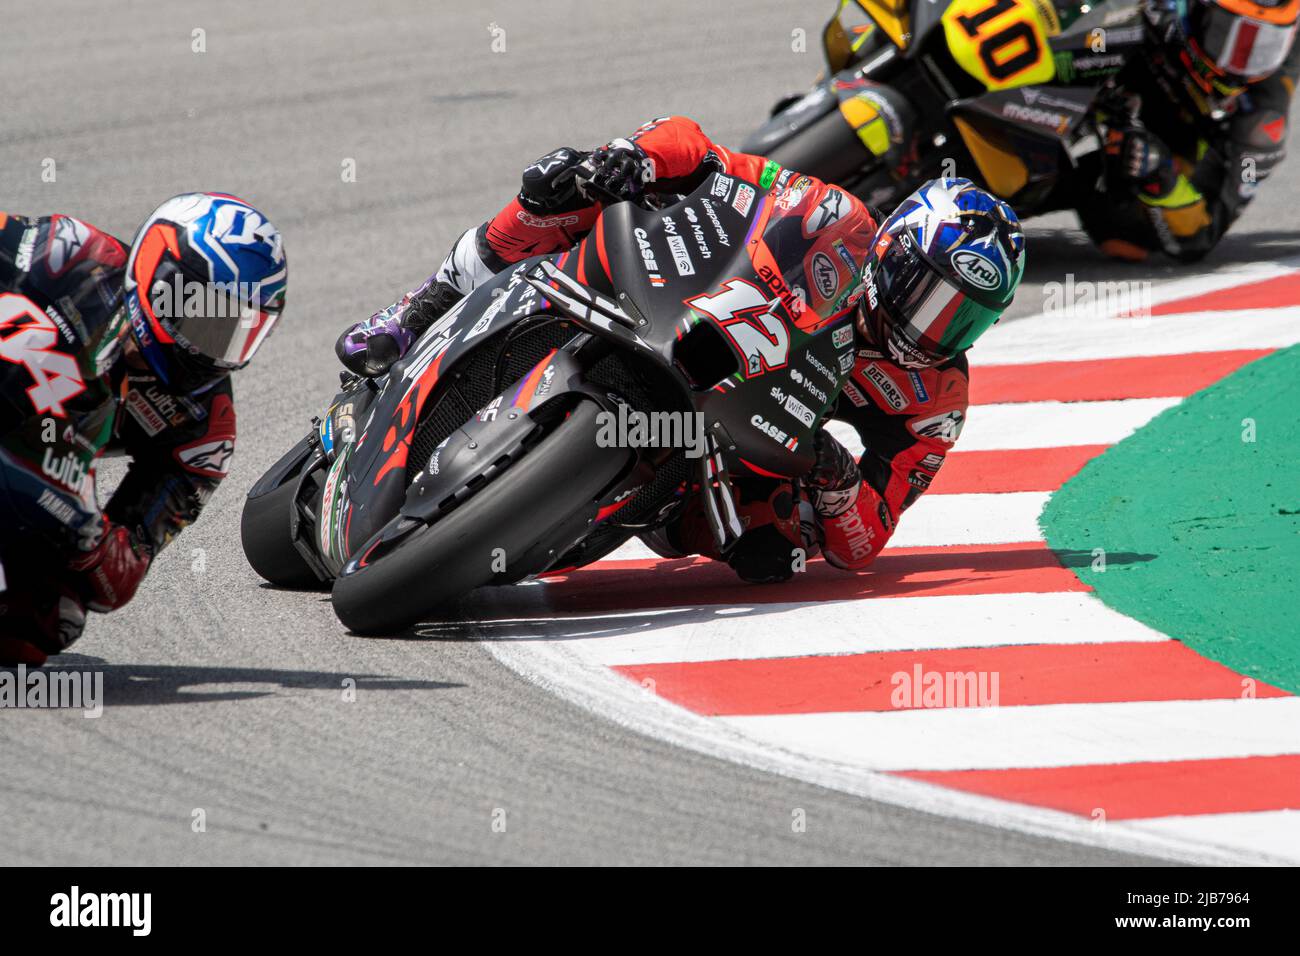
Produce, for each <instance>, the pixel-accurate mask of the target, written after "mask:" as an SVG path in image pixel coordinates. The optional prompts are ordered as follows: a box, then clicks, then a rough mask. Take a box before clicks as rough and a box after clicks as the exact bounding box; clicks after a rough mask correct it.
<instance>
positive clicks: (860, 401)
mask: <svg viewBox="0 0 1300 956" xmlns="http://www.w3.org/2000/svg"><path fill="white" fill-rule="evenodd" d="M628 140H630V141H631V142H632V143H635V145H636V146H638V147H639V148H640V149H641V150H642V151H644V153H645V156H646V158H647V159H648V161H649V162H650V164H651V166H652V171H651V178H650V180H649V181H648V182H646V184H645V188H646V190H647V191H648V192H658V193H661V194H662V193H667V194H683V193H688V192H690V191H691V190H693V189H694V188H696V187H697V186H698V185H699V184H700V183H701V182H702V181H703V180H704V178H705V177H706V176H708V175H709V174H711V173H714V172H722V173H725V174H727V175H734V176H738V177H740V178H742V179H745V180H748V181H749V182H753V183H759V184H760V185H762V186H768V185H771V184H772V183H774V182H775V184H776V185H777V186H778V187H781V186H784V191H783V193H782V195H781V196H780V197H779V198H778V200H777V202H776V204H775V212H774V214H773V215H774V218H776V217H787V218H790V219H792V220H797V221H799V222H800V226H799V229H798V231H797V232H795V233H794V235H796V236H797V237H799V238H798V240H796V241H795V242H794V244H793V245H792V246H791V245H786V246H785V247H784V249H783V252H782V254H781V255H782V258H794V257H796V256H802V257H803V259H804V264H805V269H804V272H805V274H806V275H808V276H809V277H816V276H818V275H820V276H821V277H822V278H821V279H816V278H810V281H809V282H808V283H807V284H808V286H809V288H807V289H804V290H801V291H802V293H803V295H805V296H807V297H808V299H809V301H810V304H812V305H813V306H814V307H818V308H820V307H821V306H823V305H824V304H825V302H826V301H827V300H830V299H832V298H835V297H838V296H839V295H842V294H843V292H844V291H846V290H848V289H849V288H850V287H851V286H853V285H854V284H856V282H857V273H858V270H859V268H860V266H861V264H862V262H863V260H864V259H865V256H866V253H867V249H868V247H869V245H870V243H871V241H872V239H873V237H874V234H875V231H876V225H877V224H876V217H875V216H874V215H873V214H872V212H871V211H870V210H868V208H867V207H866V206H865V205H864V204H863V203H862V202H860V201H859V200H858V199H856V198H855V197H853V196H851V195H850V194H849V193H847V192H845V191H843V190H841V189H838V188H836V187H834V186H831V185H828V184H826V183H823V182H821V181H819V180H816V179H813V178H811V177H807V176H800V175H798V173H795V172H791V171H788V170H780V169H779V167H777V166H776V164H775V163H771V162H769V161H768V160H766V159H764V158H763V157H761V156H751V155H747V154H745V153H737V152H734V151H732V150H729V149H727V148H725V147H723V146H720V145H719V144H717V143H715V142H713V140H711V139H710V138H709V137H708V136H707V135H705V133H704V132H703V130H701V129H700V127H699V125H698V124H697V123H695V122H694V121H693V120H691V119H687V118H685V117H680V116H670V117H665V118H662V119H657V120H653V121H651V122H649V123H646V124H645V125H643V126H641V127H640V128H639V129H637V130H636V131H635V132H634V133H633V134H632V135H631V136H629V137H628ZM585 157H586V154H584V153H582V152H580V151H578V150H573V149H559V150H555V151H554V152H552V153H548V154H547V155H546V156H544V157H542V158H541V159H540V160H538V161H537V162H536V163H534V164H532V165H531V166H529V167H528V169H527V170H526V171H525V174H524V189H523V190H522V191H521V193H520V195H519V196H517V197H516V198H515V199H513V200H511V201H510V202H509V203H508V204H507V205H506V207H505V208H504V209H502V210H501V211H500V212H499V213H497V214H496V215H495V216H494V217H492V218H491V219H489V220H488V221H487V222H485V223H483V224H482V225H480V226H478V227H477V228H475V229H470V230H467V231H466V232H465V233H464V234H463V235H462V236H461V237H460V239H459V240H457V242H456V244H455V245H454V246H453V248H452V251H451V253H450V254H449V255H448V256H447V259H446V260H445V261H444V263H443V265H442V266H441V267H440V268H439V270H438V272H437V273H435V274H434V275H433V276H431V277H430V278H429V280H428V281H426V282H425V284H424V285H423V286H421V287H420V288H419V289H418V290H416V291H414V292H412V293H410V294H408V296H407V297H405V298H404V299H403V300H402V302H400V303H398V304H397V306H396V308H405V309H409V310H411V311H413V312H417V313H418V312H419V310H420V309H421V308H422V307H429V312H430V313H431V314H430V315H429V318H433V317H434V316H436V315H437V314H441V312H442V311H445V309H446V308H447V306H448V305H449V302H451V301H455V299H456V298H457V297H458V296H459V295H464V294H466V293H468V292H469V291H470V290H471V289H472V288H474V287H475V286H477V285H478V284H479V283H481V282H483V281H484V280H486V279H487V278H489V277H491V276H492V275H494V274H496V273H497V272H499V271H501V270H503V269H505V268H506V267H508V266H509V265H511V264H512V263H516V262H519V261H522V260H523V259H526V258H528V257H530V256H535V255H544V254H548V253H553V252H559V251H562V250H565V249H568V248H570V247H572V246H574V245H575V244H576V243H577V242H578V241H579V240H581V239H582V238H583V237H584V236H585V235H586V234H587V233H588V231H589V230H591V228H592V226H593V225H594V224H595V222H596V218H597V216H598V215H599V213H600V206H599V204H596V203H593V202H591V201H590V200H588V199H586V198H584V197H583V196H582V195H581V193H578V192H573V191H571V192H570V194H569V195H567V196H564V197H563V198H562V199H560V200H558V201H554V202H552V201H549V198H550V197H549V196H548V183H549V182H552V181H554V180H555V178H556V177H557V176H558V175H559V173H561V172H562V171H563V170H564V169H565V168H566V166H571V165H574V164H577V163H579V162H581V161H582V160H583V159H585ZM770 229H771V226H769V231H770ZM791 249H793V251H790V250H791ZM814 262H816V263H817V264H818V265H820V269H819V268H816V267H815V266H814ZM827 265H830V266H833V267H834V277H833V279H832V278H831V277H830V275H829V272H828V271H827V269H826V266H827ZM781 267H782V271H786V264H785V263H781ZM823 283H824V285H823ZM449 287H450V288H454V292H452V291H450V289H449ZM404 321H405V320H404ZM414 325H415V328H416V329H417V331H418V330H419V328H420V326H421V325H427V322H416V323H415V324H414ZM828 374H829V372H828ZM825 386H827V382H821V383H820V384H819V383H816V382H808V383H807V384H806V386H804V385H802V384H801V385H796V384H790V386H789V387H790V388H791V389H792V390H794V389H798V388H801V387H808V388H810V389H813V390H816V389H819V388H821V387H825ZM966 395H967V365H966V359H965V356H964V355H962V356H959V357H957V358H956V359H954V360H952V361H950V362H947V363H945V364H944V365H941V366H938V367H935V368H928V369H921V370H916V371H912V370H908V369H904V368H902V367H901V366H898V365H896V364H895V363H893V362H891V361H890V360H889V359H888V358H887V357H885V356H884V355H882V354H881V353H880V352H878V351H875V350H873V349H871V348H869V347H867V346H866V345H865V344H864V343H861V342H859V349H858V357H857V361H856V364H855V366H854V368H853V372H852V377H851V380H850V382H849V384H848V385H847V386H846V387H845V389H844V391H843V392H842V394H841V396H840V398H839V402H838V404H837V406H836V408H835V412H834V417H835V418H838V419H841V420H843V421H846V422H848V423H850V424H851V425H852V426H853V427H854V428H855V429H856V430H857V433H858V435H859V437H860V439H861V441H862V443H863V445H864V446H865V451H864V452H863V454H862V455H861V457H860V461H859V469H860V472H861V475H862V483H861V486H860V487H859V488H858V490H857V494H856V496H854V495H851V494H850V495H847V496H845V500H846V510H844V511H843V512H841V513H839V514H837V515H833V516H827V517H822V518H820V520H819V530H820V532H821V535H820V536H821V538H822V545H821V547H822V553H823V554H824V555H825V557H826V559H827V560H828V561H830V562H831V563H832V564H834V565H836V566H837V567H841V568H846V569H853V570H856V569H860V568H864V567H866V566H867V565H868V564H870V563H871V562H872V561H873V560H874V559H875V557H876V555H877V554H879V553H880V550H881V549H882V548H883V547H884V546H885V544H886V542H887V541H888V540H889V538H890V536H891V535H892V534H893V532H894V527H895V525H896V523H897V522H898V519H899V517H900V516H901V515H902V513H903V511H904V510H905V509H906V508H907V507H908V506H909V505H911V503H912V502H913V501H915V500H916V498H917V496H918V495H920V494H922V493H923V492H924V491H925V490H926V489H927V488H928V487H929V485H930V482H931V481H932V480H933V478H934V476H935V474H936V473H937V472H938V470H939V467H940V466H941V465H942V464H943V461H944V455H945V454H946V453H947V451H948V449H949V448H950V447H951V446H952V444H953V442H954V441H956V439H957V436H958V434H959V433H960V431H961V427H962V424H963V421H964V418H965V415H966V404H967V398H966ZM805 397H807V396H805ZM813 397H816V396H815V395H814V396H813ZM743 498H744V491H743V489H742V505H743V504H744V501H743ZM760 499H761V500H760ZM771 500H773V499H772V498H770V497H769V496H768V495H767V494H766V493H762V494H760V496H759V498H756V499H755V500H754V504H755V505H756V507H755V508H754V509H752V510H749V511H747V510H746V509H745V508H744V507H742V517H743V518H746V519H752V522H753V523H751V524H750V528H751V529H752V528H753V527H754V524H755V523H759V522H763V521H767V520H772V519H773V518H775V519H777V520H782V521H785V522H787V525H786V526H787V527H790V528H792V530H791V531H790V532H787V536H788V537H792V543H794V544H796V545H797V544H798V543H799V541H798V539H797V530H794V526H797V521H798V518H797V515H794V516H791V515H790V513H789V508H788V507H785V508H781V507H778V508H777V509H776V514H775V516H773V515H772V509H771V508H770V507H768V504H769V502H770V501H771ZM848 502H851V504H849V503H848ZM791 519H792V520H791ZM684 540H685V544H686V547H687V548H688V549H691V550H701V551H704V552H705V553H707V549H708V544H707V541H706V536H705V535H704V534H702V533H698V529H697V533H693V534H688V535H686V536H685V539H684Z"/></svg>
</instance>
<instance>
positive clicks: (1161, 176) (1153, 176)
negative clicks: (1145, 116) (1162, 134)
mask: <svg viewBox="0 0 1300 956" xmlns="http://www.w3.org/2000/svg"><path fill="white" fill-rule="evenodd" d="M1106 155H1107V157H1108V158H1109V161H1110V168H1111V171H1112V173H1113V174H1114V175H1115V176H1116V177H1117V178H1118V179H1119V180H1120V181H1121V182H1124V183H1128V184H1130V185H1132V186H1133V187H1134V188H1135V189H1136V190H1137V192H1138V194H1139V195H1141V196H1144V197H1146V198H1148V199H1162V198H1164V197H1165V196H1168V195H1169V194H1170V193H1172V192H1173V191H1174V187H1175V186H1176V185H1177V184H1178V171H1177V169H1176V168H1175V166H1174V157H1173V154H1172V153H1171V152H1170V150H1169V148H1168V147H1167V146H1165V144H1164V142H1163V141H1162V140H1161V139H1160V138H1159V137H1158V136H1156V135H1155V134H1154V133H1152V132H1151V131H1150V130H1148V129H1147V128H1146V127H1144V126H1142V125H1140V124H1137V123H1133V124H1131V125H1127V126H1123V127H1119V128H1112V129H1110V130H1108V131H1107V133H1106Z"/></svg>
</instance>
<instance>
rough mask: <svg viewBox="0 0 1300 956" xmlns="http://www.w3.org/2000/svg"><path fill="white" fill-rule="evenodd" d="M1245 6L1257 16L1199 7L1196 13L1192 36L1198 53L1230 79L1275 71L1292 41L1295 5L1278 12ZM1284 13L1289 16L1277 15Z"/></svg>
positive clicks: (1218, 7) (1211, 7)
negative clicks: (1196, 20)
mask: <svg viewBox="0 0 1300 956" xmlns="http://www.w3.org/2000/svg"><path fill="white" fill-rule="evenodd" d="M1237 6H1238V7H1239V6H1240V5H1237ZM1248 6H1250V7H1251V8H1252V10H1251V12H1253V13H1256V14H1258V16H1250V15H1248V14H1247V13H1243V12H1240V11H1239V10H1228V9H1225V8H1224V7H1221V6H1217V5H1201V7H1200V9H1199V11H1198V13H1197V19H1198V21H1199V22H1197V23H1196V26H1195V28H1194V30H1193V35H1194V36H1195V37H1196V38H1197V39H1196V46H1197V47H1198V49H1199V53H1200V54H1201V56H1202V57H1203V58H1204V60H1205V61H1206V62H1207V63H1209V64H1210V65H1211V66H1213V67H1214V69H1216V70H1218V71H1219V72H1220V73H1222V74H1225V75H1227V76H1230V77H1240V78H1242V79H1253V78H1255V77H1260V76H1268V75H1269V74H1271V73H1274V72H1276V71H1277V69H1278V68H1279V67H1281V66H1282V63H1283V62H1284V61H1285V60H1286V57H1287V54H1288V53H1289V52H1290V51H1291V44H1292V42H1293V41H1294V40H1295V32H1296V19H1295V4H1293V3H1287V4H1285V5H1284V6H1283V7H1281V8H1278V9H1266V8H1258V9H1256V8H1255V5H1254V4H1249V5H1248ZM1283 10H1286V11H1289V13H1288V14H1286V15H1285V16H1278V14H1279V13H1281V12H1282V11H1283ZM1264 17H1266V18H1267V19H1264Z"/></svg>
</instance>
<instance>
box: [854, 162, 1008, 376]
mask: <svg viewBox="0 0 1300 956" xmlns="http://www.w3.org/2000/svg"><path fill="white" fill-rule="evenodd" d="M1024 271H1025V236H1024V233H1023V232H1022V231H1021V229H1020V220H1019V219H1018V218H1017V217H1016V214H1015V212H1014V211H1013V210H1012V209H1011V207H1010V206H1008V205H1007V204H1006V203H1005V202H1003V201H1002V200H1000V199H998V198H996V197H995V196H992V195H990V194H989V193H987V192H985V191H984V190H983V189H980V188H979V187H978V186H976V185H975V184H974V183H972V182H971V181H970V180H969V179H932V180H931V181H930V182H928V183H926V184H925V185H923V186H921V188H920V189H918V190H917V191H916V192H914V193H912V195H910V196H908V197H907V198H906V199H904V200H903V201H902V203H900V204H899V206H898V208H897V209H896V210H894V212H893V214H892V215H890V216H889V217H888V218H886V219H885V221H884V222H882V223H881V224H880V228H879V229H878V230H877V231H876V237H875V241H874V242H873V243H872V246H871V251H870V253H869V254H868V256H867V261H866V264H865V265H864V267H863V271H862V279H863V284H864V286H865V294H864V295H863V297H862V302H861V306H860V315H859V319H858V322H859V331H860V332H861V333H862V334H863V335H864V336H865V337H866V338H867V339H869V340H871V341H873V342H874V343H876V345H877V347H879V348H880V349H881V350H882V351H887V354H888V355H889V357H890V358H891V359H893V360H894V361H895V362H897V363H898V364H900V365H904V366H909V367H917V368H920V367H926V366H930V365H938V364H940V363H942V362H946V361H948V360H949V359H951V358H953V357H954V356H956V355H958V354H959V353H961V352H963V351H965V350H966V349H968V348H970V346H971V345H972V344H974V342H975V340H976V339H977V338H979V336H980V335H982V334H983V333H984V332H985V331H986V330H987V329H988V328H989V327H990V326H991V325H993V323H994V322H996V321H997V320H998V318H999V317H1000V316H1001V315H1002V313H1003V311H1004V310H1005V309H1006V308H1007V306H1009V305H1010V304H1011V300H1012V298H1013V297H1014V296H1015V294H1016V288H1017V287H1018V286H1019V285H1020V278H1021V276H1022V275H1023V274H1024Z"/></svg>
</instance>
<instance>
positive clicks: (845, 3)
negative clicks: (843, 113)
mask: <svg viewBox="0 0 1300 956" xmlns="http://www.w3.org/2000/svg"><path fill="white" fill-rule="evenodd" d="M908 19H909V18H908V12H907V2H906V0H840V5H839V9H837V10H836V11H835V15H834V16H833V17H831V19H830V22H829V23H827V24H826V29H825V30H824V31H823V33H822V46H823V48H824V49H825V51H826V63H827V65H828V66H829V67H830V70H831V73H838V72H840V70H842V69H844V68H845V67H846V66H848V65H849V64H850V63H852V62H853V59H854V57H855V55H856V54H857V53H858V50H859V49H861V47H862V46H863V44H865V43H866V42H867V40H868V39H869V38H870V37H871V35H872V33H874V32H875V28H876V27H879V28H880V29H881V30H883V31H884V33H885V35H886V36H888V37H889V39H890V41H892V42H893V44H894V45H895V46H896V47H898V48H899V49H900V50H906V49H907V44H908V37H909V35H908Z"/></svg>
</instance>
